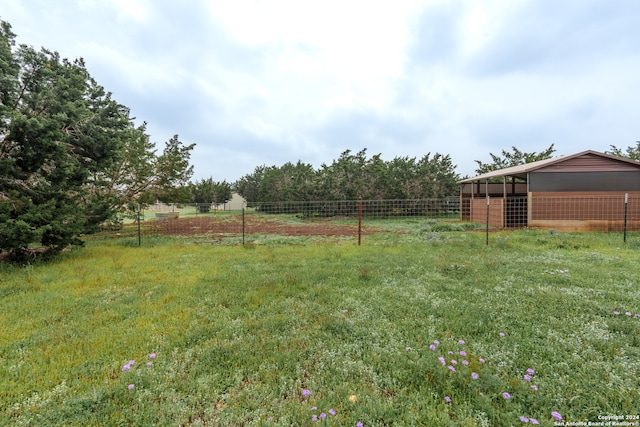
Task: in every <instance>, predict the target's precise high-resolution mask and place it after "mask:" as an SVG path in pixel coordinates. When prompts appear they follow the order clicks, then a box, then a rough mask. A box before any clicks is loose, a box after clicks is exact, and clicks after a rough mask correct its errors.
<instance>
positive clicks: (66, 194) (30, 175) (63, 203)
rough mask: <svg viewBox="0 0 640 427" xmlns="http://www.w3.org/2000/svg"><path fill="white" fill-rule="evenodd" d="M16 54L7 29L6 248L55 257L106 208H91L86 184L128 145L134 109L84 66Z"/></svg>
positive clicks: (3, 63)
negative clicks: (36, 248) (40, 249)
mask: <svg viewBox="0 0 640 427" xmlns="http://www.w3.org/2000/svg"><path fill="white" fill-rule="evenodd" d="M14 47H15V35H14V34H13V33H12V32H11V27H10V25H9V24H8V23H6V22H1V23H0V55H1V56H0V67H1V71H2V76H1V80H0V100H1V105H0V223H1V224H2V229H0V249H4V250H8V251H9V252H11V253H12V254H13V255H14V256H16V257H19V256H21V255H25V254H26V252H27V248H28V247H29V246H30V245H31V244H38V245H41V246H44V247H45V248H47V249H48V250H49V251H50V252H56V251H59V250H61V249H62V248H64V247H66V246H67V245H69V244H74V243H80V241H79V240H78V235H79V234H80V233H82V232H83V231H84V230H85V229H86V228H87V227H89V226H91V225H92V224H94V223H95V222H96V221H99V220H100V218H97V217H96V215H97V216H100V213H101V211H102V207H100V206H92V205H89V206H87V205H86V204H85V203H84V202H86V200H87V194H88V193H87V188H86V184H87V182H88V181H89V177H90V176H91V175H92V174H93V173H99V172H101V171H104V170H106V169H107V168H108V167H110V166H111V165H112V163H113V162H114V160H115V155H116V153H117V152H118V151H119V149H120V148H121V146H122V143H123V139H124V137H125V133H126V132H125V131H126V128H127V126H128V123H129V117H128V113H129V112H128V110H127V109H126V108H125V107H123V106H122V105H119V104H117V103H116V102H115V101H113V100H112V99H111V97H110V94H107V93H105V92H104V89H103V88H102V87H100V86H99V85H97V83H96V82H95V81H94V80H93V79H92V78H91V76H90V75H89V73H88V72H87V70H86V68H85V65H84V62H83V61H82V60H81V59H79V60H75V61H69V60H66V59H61V58H60V57H59V55H58V53H56V52H51V51H48V50H46V49H42V50H40V51H36V50H34V49H33V48H31V47H28V46H24V45H22V46H19V47H18V48H17V49H15V50H14Z"/></svg>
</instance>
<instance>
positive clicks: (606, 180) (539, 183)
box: [529, 171, 640, 192]
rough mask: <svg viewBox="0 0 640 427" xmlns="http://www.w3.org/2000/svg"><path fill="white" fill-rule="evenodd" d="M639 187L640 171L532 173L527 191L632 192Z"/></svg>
mask: <svg viewBox="0 0 640 427" xmlns="http://www.w3.org/2000/svg"><path fill="white" fill-rule="evenodd" d="M639 186H640V171H633V172H630V171H624V172H612V171H602V172H537V171H536V172H532V173H530V174H529V191H532V192H543V191H589V192H597V191H609V192H615V191H634V190H638V187H639Z"/></svg>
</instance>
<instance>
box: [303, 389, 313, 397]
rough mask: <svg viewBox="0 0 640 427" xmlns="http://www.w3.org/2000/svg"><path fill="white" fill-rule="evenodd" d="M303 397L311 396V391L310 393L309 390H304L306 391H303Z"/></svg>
mask: <svg viewBox="0 0 640 427" xmlns="http://www.w3.org/2000/svg"><path fill="white" fill-rule="evenodd" d="M302 395H303V396H310V395H311V391H309V390H307V389H304V390H302Z"/></svg>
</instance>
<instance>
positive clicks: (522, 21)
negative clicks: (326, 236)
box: [0, 0, 640, 183]
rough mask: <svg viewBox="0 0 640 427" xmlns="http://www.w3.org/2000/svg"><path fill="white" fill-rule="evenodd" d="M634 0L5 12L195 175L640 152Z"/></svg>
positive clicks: (108, 2)
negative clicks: (360, 159)
mask: <svg viewBox="0 0 640 427" xmlns="http://www.w3.org/2000/svg"><path fill="white" fill-rule="evenodd" d="M639 18H640V1H637V0H615V1H610V0H562V1H558V0H468V1H466V0H460V1H447V0H428V1H425V0H394V1H382V0H322V1H315V0H263V1H260V0H233V1H226V0H215V1H214V0H208V1H205V0H183V1H179V2H178V1H174V0H56V1H51V0H2V6H1V7H0V19H2V20H5V21H8V22H9V23H10V24H11V26H12V29H13V32H14V33H15V34H16V35H17V38H16V41H17V43H18V44H26V45H31V46H33V47H35V48H40V47H44V48H47V49H49V50H52V51H57V52H59V53H60V54H61V56H62V57H65V58H69V59H75V58H80V57H82V58H84V60H85V63H86V67H87V69H88V71H89V73H90V74H91V75H92V77H94V79H95V80H96V81H97V82H98V84H100V85H101V86H103V87H104V88H105V90H107V91H108V92H111V93H112V96H113V98H114V99H115V100H116V101H117V102H119V103H121V104H123V105H125V106H127V107H129V108H130V110H131V115H132V116H134V117H135V118H136V124H141V123H142V122H146V123H147V131H148V133H149V135H150V136H151V140H152V141H153V142H155V143H156V144H157V146H158V148H159V150H160V151H161V149H162V147H163V146H164V143H165V142H166V141H168V140H169V139H170V138H171V137H172V136H174V135H178V137H179V139H180V141H182V142H183V143H185V144H191V143H195V144H196V147H195V148H194V150H193V152H192V156H191V163H192V164H193V165H194V176H193V179H194V180H200V179H205V178H209V177H211V178H213V179H214V180H215V181H223V180H226V181H227V182H230V183H233V182H235V181H236V180H237V179H239V178H241V177H243V176H245V175H248V174H251V173H253V172H254V170H255V168H256V167H258V166H261V165H266V166H282V165H283V164H285V163H286V162H292V163H296V162H297V161H301V162H303V163H308V164H311V165H313V167H314V168H316V169H318V168H320V167H321V166H322V164H331V163H332V162H333V160H335V159H337V158H338V157H340V154H341V153H343V152H344V151H346V150H351V151H352V152H354V153H355V152H359V151H361V150H362V149H366V150H367V154H368V155H369V156H373V155H375V154H381V157H382V159H383V160H387V161H389V160H392V159H393V158H395V157H410V158H416V159H420V158H422V157H423V156H425V155H426V154H428V153H431V155H432V156H433V155H434V154H435V153H440V154H443V155H449V156H450V158H451V160H452V162H453V164H454V165H456V172H457V173H458V174H459V175H460V176H461V177H464V176H473V175H475V171H476V168H477V166H478V165H477V164H476V162H475V160H480V161H482V162H485V163H490V162H491V156H490V153H493V154H497V155H499V154H500V153H501V151H502V150H507V151H510V150H511V147H514V146H515V147H517V148H518V149H519V150H521V151H525V152H540V151H543V150H545V149H546V148H548V147H549V146H550V145H551V144H554V148H555V149H556V151H555V153H554V155H568V154H574V153H578V152H581V151H584V150H596V151H605V150H608V149H610V146H611V145H614V146H616V147H619V148H622V149H625V148H627V147H629V146H635V142H636V141H637V140H640V120H639V116H638V112H639V110H640V104H639V103H638V94H640V44H639V43H638V41H640V25H638V22H639V21H638V19H639Z"/></svg>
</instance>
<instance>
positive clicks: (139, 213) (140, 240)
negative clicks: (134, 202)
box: [138, 203, 142, 246]
mask: <svg viewBox="0 0 640 427" xmlns="http://www.w3.org/2000/svg"><path fill="white" fill-rule="evenodd" d="M141 209H142V208H141V207H140V203H138V246H142V238H141V236H140V216H141Z"/></svg>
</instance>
